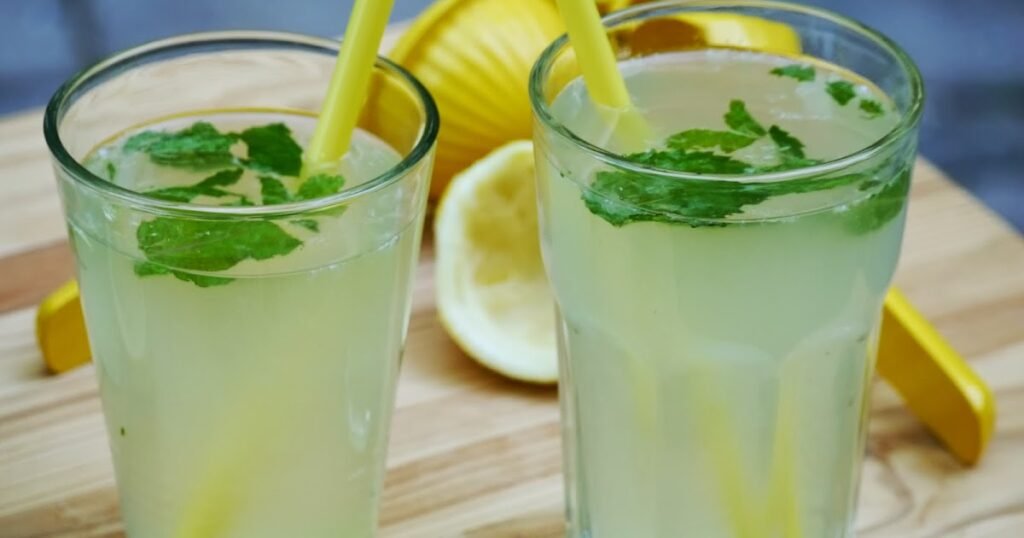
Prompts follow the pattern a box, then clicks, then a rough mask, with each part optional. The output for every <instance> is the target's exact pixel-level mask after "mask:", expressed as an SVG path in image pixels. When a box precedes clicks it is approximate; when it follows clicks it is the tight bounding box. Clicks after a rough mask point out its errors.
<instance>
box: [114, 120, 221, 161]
mask: <svg viewBox="0 0 1024 538" xmlns="http://www.w3.org/2000/svg"><path fill="white" fill-rule="evenodd" d="M236 140H237V136H236V135H233V134H230V133H228V134H224V133H221V132H220V131H218V130H217V128H216V127H214V126H213V125H212V124H210V123H208V122H205V121H200V122H196V123H194V124H193V125H192V126H190V127H188V128H186V129H182V130H180V131H176V132H173V133H169V132H164V131H144V132H141V133H139V134H136V135H134V136H132V137H130V138H128V140H126V141H125V143H124V151H125V152H135V151H141V152H143V153H146V154H147V155H149V159H150V160H151V161H153V162H154V163H157V164H160V165H164V166H175V167H179V168H188V169H193V170H201V169H205V168H212V167H216V166H225V165H229V164H231V163H232V162H233V161H234V156H233V155H232V154H231V146H232V145H233V144H234V143H235V141H236Z"/></svg>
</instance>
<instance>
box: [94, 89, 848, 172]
mask: <svg viewBox="0 0 1024 538" xmlns="http://www.w3.org/2000/svg"><path fill="white" fill-rule="evenodd" d="M861 108H863V106H862V107H861ZM116 178H117V167H116V166H114V163H112V162H110V161H107V181H110V182H113V181H114V179H116Z"/></svg>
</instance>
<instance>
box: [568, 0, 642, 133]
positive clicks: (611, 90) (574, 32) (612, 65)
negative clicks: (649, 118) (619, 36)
mask: <svg viewBox="0 0 1024 538" xmlns="http://www.w3.org/2000/svg"><path fill="white" fill-rule="evenodd" d="M558 10H559V12H560V13H561V14H562V21H563V22H564V23H565V27H566V30H568V32H569V41H570V42H572V47H573V49H574V50H575V52H576V61H577V63H579V67H580V72H582V73H583V82H584V83H586V85H587V91H588V92H589V93H590V98H591V99H593V101H594V103H596V104H598V105H602V106H604V107H607V108H610V109H612V110H614V111H615V112H617V118H616V119H617V122H616V123H617V125H616V127H617V129H616V132H617V134H618V138H619V139H620V142H622V143H623V144H624V145H625V146H626V147H627V148H630V149H642V148H637V147H638V146H642V145H643V144H644V143H645V141H646V139H647V137H648V133H649V132H650V130H649V129H648V126H647V123H646V122H645V121H644V119H643V117H641V116H640V114H639V113H638V112H637V111H636V108H634V107H633V103H632V101H631V100H630V98H629V92H628V91H626V83H625V81H623V79H622V75H621V74H619V69H618V66H617V64H616V61H615V52H614V51H613V50H612V45H611V43H609V42H608V35H607V34H606V33H605V29H604V25H603V24H601V15H600V13H598V11H597V4H596V3H595V2H594V1H593V0H558Z"/></svg>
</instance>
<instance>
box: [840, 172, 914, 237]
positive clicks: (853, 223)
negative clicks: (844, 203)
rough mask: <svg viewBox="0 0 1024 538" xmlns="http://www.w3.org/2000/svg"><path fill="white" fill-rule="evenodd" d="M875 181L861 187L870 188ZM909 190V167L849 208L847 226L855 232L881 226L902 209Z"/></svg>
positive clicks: (862, 232) (865, 231)
mask: <svg viewBox="0 0 1024 538" xmlns="http://www.w3.org/2000/svg"><path fill="white" fill-rule="evenodd" d="M877 183H878V182H877V181H868V182H865V183H864V186H863V187H862V188H865V189H866V188H870V187H872V186H874V185H876V184H877ZM909 191H910V169H905V170H902V171H901V172H900V173H899V174H897V175H896V177H895V178H893V179H891V180H890V181H889V183H888V184H886V185H885V186H884V187H882V189H881V190H879V191H878V192H876V193H875V194H872V195H871V196H869V197H867V198H866V199H864V200H861V201H860V202H858V203H857V204H856V205H855V206H853V207H851V208H850V209H849V211H848V215H849V216H848V218H847V219H848V220H846V225H847V228H848V229H849V230H850V231H852V232H853V233H856V234H865V233H868V232H872V231H874V230H877V229H879V228H881V227H882V226H884V225H885V224H886V223H887V222H889V221H891V220H892V219H894V218H896V216H897V215H899V214H900V212H901V211H903V206H904V205H905V204H906V201H907V193H908V192H909Z"/></svg>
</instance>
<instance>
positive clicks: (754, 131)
mask: <svg viewBox="0 0 1024 538" xmlns="http://www.w3.org/2000/svg"><path fill="white" fill-rule="evenodd" d="M725 124H726V125H728V126H729V128H730V129H732V130H733V131H736V132H737V133H740V134H744V135H747V136H751V137H754V138H760V137H762V136H764V135H765V130H764V127H762V126H761V124H760V123H757V120H755V119H754V118H753V117H752V116H751V115H750V113H749V112H747V105H746V104H745V103H744V102H743V101H740V100H739V99H733V100H732V101H730V102H729V111H728V112H726V113H725Z"/></svg>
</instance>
